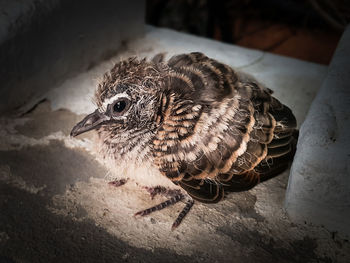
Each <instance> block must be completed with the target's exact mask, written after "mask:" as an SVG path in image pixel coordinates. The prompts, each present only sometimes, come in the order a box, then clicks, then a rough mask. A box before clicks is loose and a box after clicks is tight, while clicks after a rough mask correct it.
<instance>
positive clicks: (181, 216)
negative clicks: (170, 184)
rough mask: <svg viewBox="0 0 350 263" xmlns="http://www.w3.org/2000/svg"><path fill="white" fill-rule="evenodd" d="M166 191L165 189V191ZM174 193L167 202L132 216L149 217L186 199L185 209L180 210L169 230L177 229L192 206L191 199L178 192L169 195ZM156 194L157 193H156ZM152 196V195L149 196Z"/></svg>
mask: <svg viewBox="0 0 350 263" xmlns="http://www.w3.org/2000/svg"><path fill="white" fill-rule="evenodd" d="M166 190H167V189H166ZM174 191H176V194H175V195H173V196H172V197H171V198H169V199H168V200H166V201H165V202H162V203H160V204H158V205H155V206H152V207H150V208H148V209H145V210H141V211H139V212H137V213H136V214H135V215H134V216H146V215H149V214H151V213H153V212H155V211H159V210H162V209H164V208H166V207H168V206H171V205H174V204H176V203H177V202H179V201H181V200H184V199H186V205H185V207H184V208H183V209H182V211H181V212H180V214H179V215H178V217H177V218H176V220H175V221H174V223H173V225H172V227H171V229H172V230H174V229H175V228H177V227H178V226H179V225H180V223H181V222H182V220H183V219H184V218H185V216H186V215H187V213H188V212H189V211H190V209H191V207H192V206H193V204H194V201H193V199H192V198H191V197H190V196H188V195H184V194H183V193H181V192H179V191H178V190H172V192H171V193H174ZM152 193H153V192H152ZM159 193H163V192H159ZM156 194H158V193H156ZM165 194H166V195H169V192H168V193H165ZM151 196H152V194H151Z"/></svg>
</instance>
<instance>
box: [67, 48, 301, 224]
mask: <svg viewBox="0 0 350 263" xmlns="http://www.w3.org/2000/svg"><path fill="white" fill-rule="evenodd" d="M163 59H164V55H163V54H159V55H157V56H155V57H154V58H153V59H152V60H151V61H146V60H145V59H143V60H140V61H139V60H137V59H136V58H131V59H128V60H125V61H121V62H119V63H117V64H116V65H115V66H114V67H113V68H112V70H111V71H110V72H109V73H107V74H105V76H104V78H103V81H102V82H101V83H100V85H99V87H98V89H97V91H96V103H97V106H98V109H97V110H96V111H95V112H94V113H92V114H90V115H88V116H87V117H86V118H85V119H84V120H82V121H81V122H80V123H78V124H77V125H76V126H75V127H74V128H73V130H72V133H71V134H72V135H73V136H75V135H78V134H80V133H82V132H85V131H88V130H91V129H93V128H95V129H97V130H98V133H99V135H100V138H101V142H102V152H103V154H104V155H105V156H106V157H111V158H112V159H113V160H114V161H115V162H116V164H115V165H116V166H120V167H125V169H124V172H125V173H128V175H124V176H125V177H130V178H134V179H135V180H137V181H139V182H140V184H141V185H144V186H146V189H148V191H149V192H150V193H151V195H152V196H153V195H155V194H165V195H167V196H168V197H169V199H168V200H167V201H166V202H164V203H162V204H160V205H158V206H155V207H152V208H150V209H146V210H143V211H140V212H139V213H137V214H136V215H146V214H149V213H151V212H153V211H155V210H160V209H162V208H164V207H166V206H169V205H171V204H174V203H176V202H178V201H180V200H186V206H185V208H184V210H183V211H182V212H181V213H180V215H179V217H178V218H177V219H176V221H175V223H174V224H173V227H176V226H178V225H179V224H180V222H181V220H182V219H183V217H184V216H185V215H186V213H187V212H188V211H189V209H190V208H191V206H192V204H193V199H194V200H198V201H200V202H206V203H216V202H218V201H220V200H222V199H223V197H224V195H225V193H226V192H230V191H242V190H247V189H250V188H251V187H253V186H255V185H256V184H257V183H258V182H260V181H262V180H266V179H268V178H269V177H271V176H274V175H276V174H278V173H280V172H282V171H283V170H284V169H286V168H287V167H288V165H289V162H290V161H291V159H292V157H293V154H294V145H295V141H296V138H295V137H296V136H295V134H296V130H295V128H296V120H295V117H294V115H293V114H292V112H291V110H290V109H289V108H288V107H287V106H285V105H283V104H282V103H280V102H279V101H278V100H277V99H276V98H274V97H273V96H272V91H271V90H270V89H268V88H265V87H263V86H262V85H261V84H259V83H257V82H256V81H255V80H254V79H253V78H251V77H249V76H247V75H244V74H240V73H237V72H236V71H234V70H233V69H232V68H231V67H229V66H227V65H225V64H222V63H220V62H218V61H216V60H214V59H210V58H208V57H206V56H205V55H203V54H202V53H190V54H182V55H178V56H174V57H172V58H171V59H170V60H169V61H168V62H164V61H163ZM138 166H143V167H146V170H147V171H148V175H147V174H145V175H140V174H138V173H139V172H138V170H137V168H133V167H138ZM149 171H151V172H149Z"/></svg>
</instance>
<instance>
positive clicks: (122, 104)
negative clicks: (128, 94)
mask: <svg viewBox="0 0 350 263" xmlns="http://www.w3.org/2000/svg"><path fill="white" fill-rule="evenodd" d="M111 106H112V107H111V111H112V114H113V115H117V116H120V115H122V114H123V113H124V112H125V111H126V110H127V109H128V108H129V106H130V101H129V100H128V99H126V98H123V99H119V100H118V101H116V102H115V103H114V104H113V105H111Z"/></svg>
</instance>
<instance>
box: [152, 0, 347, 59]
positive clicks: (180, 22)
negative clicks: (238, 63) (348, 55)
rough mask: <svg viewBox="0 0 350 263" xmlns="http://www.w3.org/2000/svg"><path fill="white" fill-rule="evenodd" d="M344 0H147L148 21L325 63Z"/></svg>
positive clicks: (342, 19)
mask: <svg viewBox="0 0 350 263" xmlns="http://www.w3.org/2000/svg"><path fill="white" fill-rule="evenodd" d="M349 14H350V1H347V0H283V1H279V0H264V1H259V0H227V1H224V0H216V1H210V0H147V12H146V23H148V24H151V25H155V26H159V27H167V28H172V29H175V30H178V31H182V32H188V33H191V34H195V35H199V36H204V37H208V38H212V39H216V40H220V41H223V42H227V43H232V44H236V45H240V46H244V47H248V48H254V49H260V50H264V51H269V52H272V53H276V54H280V55H286V56H290V57H295V58H299V59H302V60H307V61H311V62H316V63H321V64H326V65H327V64H329V62H330V60H331V58H332V55H333V53H334V50H335V48H336V46H337V43H338V41H339V39H340V37H341V34H342V32H343V30H344V28H345V25H346V24H347V23H349V21H350V15H349Z"/></svg>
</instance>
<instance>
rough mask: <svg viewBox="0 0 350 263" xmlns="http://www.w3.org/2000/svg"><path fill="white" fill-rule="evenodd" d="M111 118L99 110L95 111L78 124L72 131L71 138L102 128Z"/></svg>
mask: <svg viewBox="0 0 350 263" xmlns="http://www.w3.org/2000/svg"><path fill="white" fill-rule="evenodd" d="M109 120H110V117H108V116H106V115H105V114H103V113H100V112H99V111H98V110H95V111H94V112H93V113H91V114H89V115H87V116H86V117H85V118H84V119H83V120H82V121H80V122H79V123H77V124H76V125H75V126H74V127H73V129H72V131H71V132H70V136H73V137H75V136H77V135H79V134H82V133H84V132H87V131H90V130H92V129H96V128H98V127H100V126H101V125H102V124H103V123H104V122H106V121H109Z"/></svg>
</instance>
